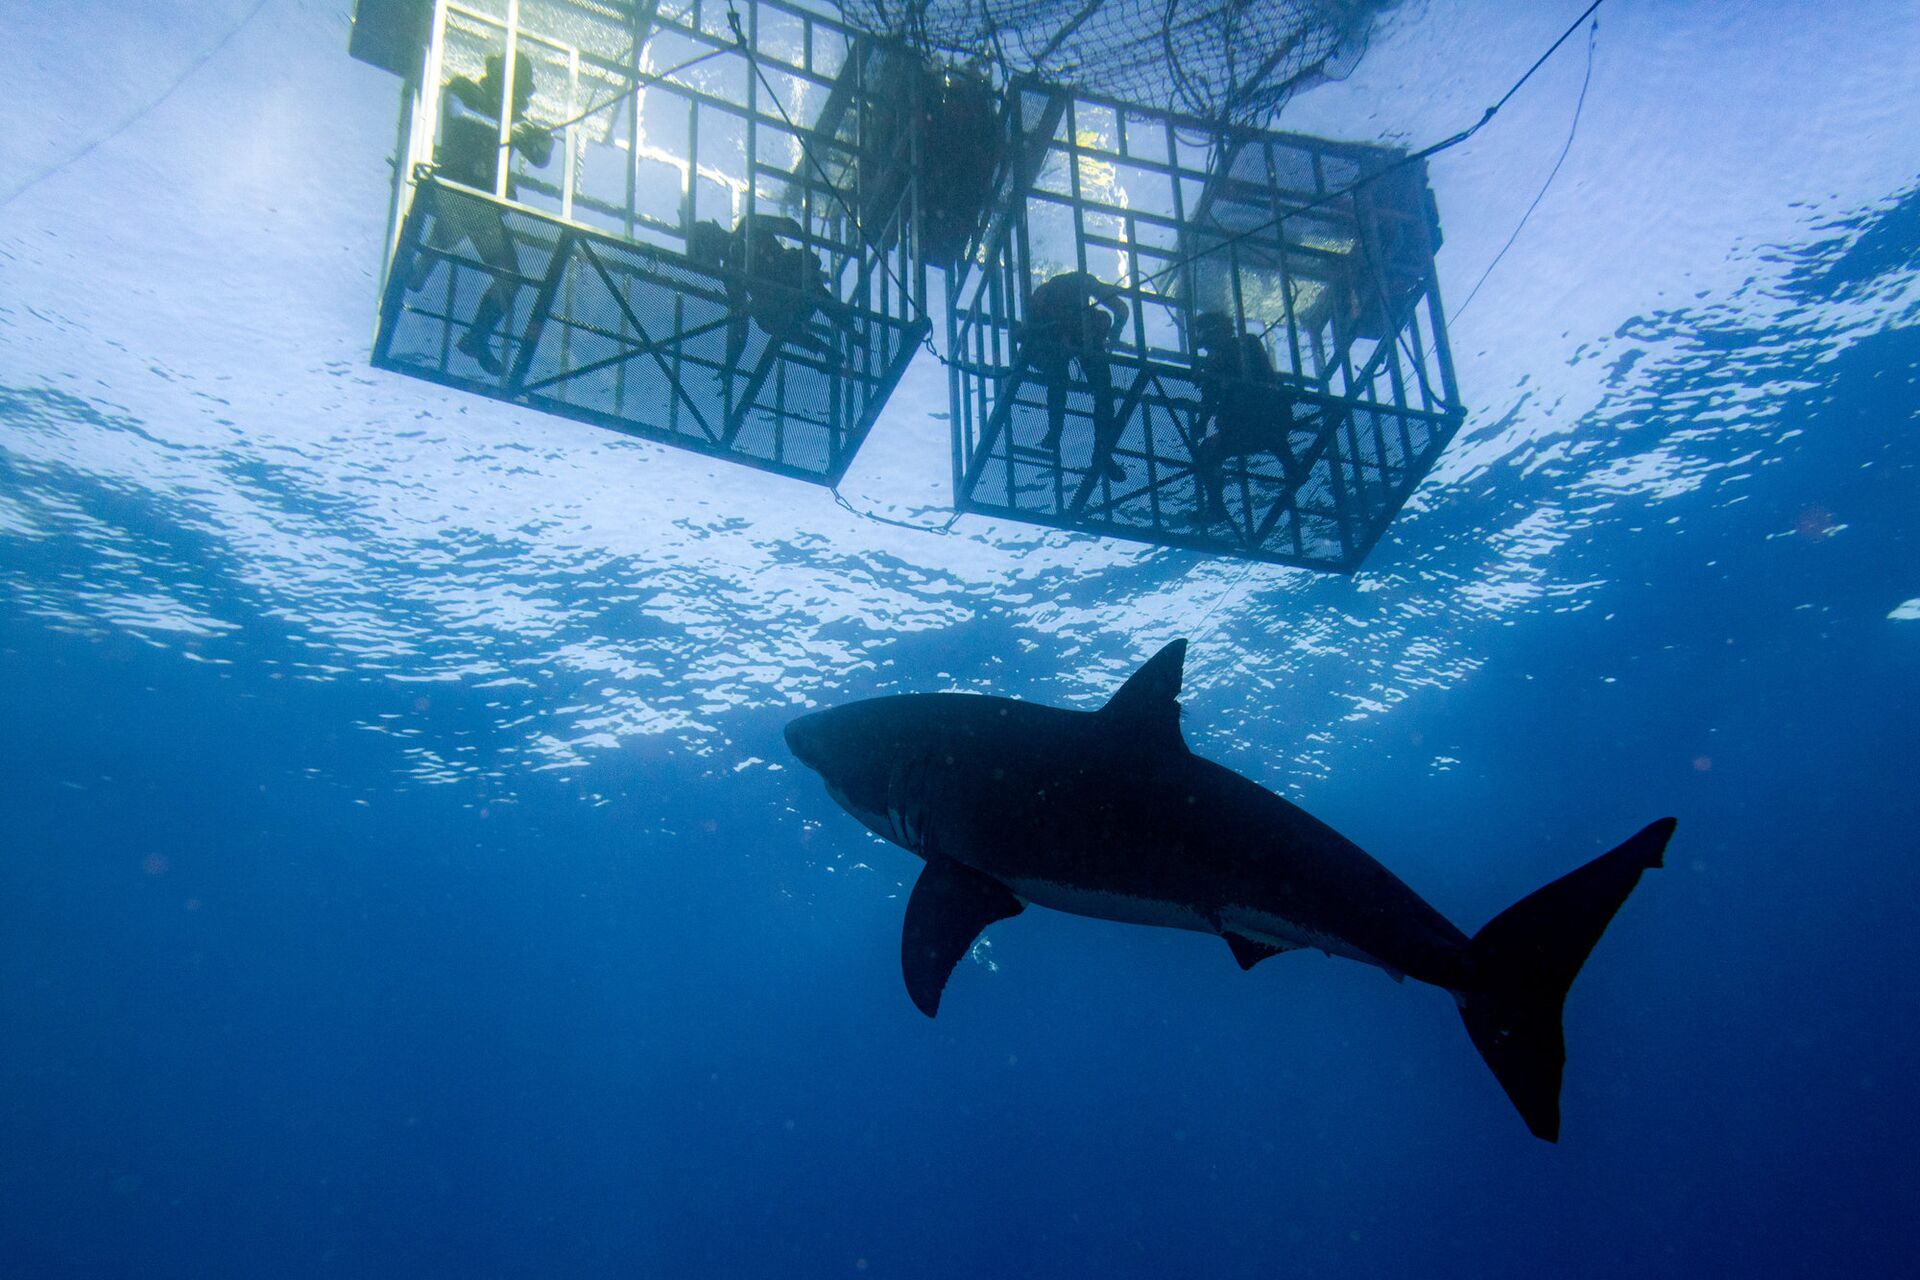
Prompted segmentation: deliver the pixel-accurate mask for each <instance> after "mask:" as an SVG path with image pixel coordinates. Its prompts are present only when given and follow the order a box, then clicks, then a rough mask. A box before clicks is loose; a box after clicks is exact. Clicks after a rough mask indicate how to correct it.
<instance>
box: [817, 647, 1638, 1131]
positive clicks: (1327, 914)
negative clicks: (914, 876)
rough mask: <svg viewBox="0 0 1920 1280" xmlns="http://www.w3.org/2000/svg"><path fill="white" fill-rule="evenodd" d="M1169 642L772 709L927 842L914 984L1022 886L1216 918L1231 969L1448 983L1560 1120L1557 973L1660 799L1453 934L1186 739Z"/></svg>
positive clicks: (1137, 916)
mask: <svg viewBox="0 0 1920 1280" xmlns="http://www.w3.org/2000/svg"><path fill="white" fill-rule="evenodd" d="M1186 648H1187V642H1186V641H1184V640H1176V641H1174V642H1173V643H1172V644H1170V645H1168V646H1167V647H1166V648H1164V649H1162V650H1161V651H1160V652H1159V653H1158V654H1156V655H1155V656H1154V657H1153V658H1152V659H1150V660H1149V661H1148V662H1147V663H1146V665H1145V666H1143V667H1141V668H1140V669H1139V670H1138V671H1136V672H1135V673H1134V674H1133V676H1132V677H1131V678H1130V679H1129V680H1128V681H1127V682H1126V684H1125V685H1123V686H1122V687H1121V689H1120V690H1119V692H1118V693H1116V694H1114V696H1113V698H1112V699H1111V700H1110V701H1109V702H1108V703H1107V704H1106V705H1105V706H1104V707H1102V708H1100V709H1099V710H1098V711H1072V710H1066V709H1063V708H1059V707H1049V706H1044V705H1041V704H1037V703H1030V702H1017V701H1014V700H1012V699H1009V698H996V697H988V696H985V695H982V694H970V693H935V694H902V695H896V696H893V697H884V698H871V699H867V700H864V701H860V702H854V703H849V704H848V705H846V706H841V707H832V708H829V709H827V710H824V711H816V712H812V713H810V714H808V715H804V716H801V717H799V718H798V719H796V720H794V721H792V722H791V723H790V724H788V725H787V728H786V739H787V745H788V746H789V747H790V748H791V749H792V750H793V753H794V755H795V756H796V757H798V759H799V760H800V762H801V763H802V764H805V765H806V766H807V767H808V768H810V769H812V770H813V771H815V772H816V773H818V774H819V775H820V776H821V778H822V779H823V780H824V781H825V783H826V787H827V792H828V794H829V795H830V796H832V798H833V799H834V800H835V801H836V802H838V803H839V805H840V806H841V808H843V809H845V810H846V811H847V812H848V813H850V814H852V815H853V816H854V817H855V818H858V819H859V820H860V821H861V822H862V823H864V824H866V826H867V828H868V829H869V830H871V831H873V832H874V833H875V834H876V835H879V836H881V837H883V838H885V839H887V840H890V841H892V842H893V843H895V844H897V845H899V846H900V847H901V848H903V849H905V850H907V851H908V852H910V853H914V854H917V855H919V856H920V857H921V858H922V859H924V860H925V863H926V865H925V866H924V867H923V868H922V869H921V871H920V877H919V879H918V880H917V881H916V882H915V884H914V886H913V893H912V895H911V896H910V897H909V898H908V900H907V913H906V923H905V927H904V929H903V931H902V934H901V941H900V962H901V967H902V969H903V970H904V972H905V975H906V982H907V994H908V995H909V996H910V997H911V998H912V1000H913V1003H914V1004H915V1005H916V1006H918V1008H919V1009H920V1011H921V1012H922V1013H924V1014H926V1015H927V1016H928V1017H932V1016H934V1014H936V1013H937V1012H938V1011H939V1008H940V996H941V992H942V991H944V990H945V988H946V985H947V979H948V976H949V975H950V974H951V973H952V972H953V968H954V966H955V965H956V964H958V963H959V961H960V958H961V957H962V956H964V955H966V954H967V952H968V951H969V950H970V949H971V948H972V946H973V943H974V940H975V939H976V938H977V937H978V936H979V934H980V932H981V930H983V929H985V928H986V927H987V926H988V925H990V924H993V923H994V922H995V921H998V920H1005V919H1007V918H1008V917H1010V916H1015V915H1018V914H1020V912H1021V911H1023V910H1024V909H1025V908H1026V907H1027V906H1029V905H1035V906H1042V907H1051V908H1053V909H1054V910H1056V911H1067V912H1071V913H1073V914H1075V915H1083V916H1092V917H1094V918H1096V919H1101V920H1117V921H1122V922H1125V923H1129V924H1144V925H1159V926H1162V927H1166V928H1173V929H1190V930H1193V931H1195V932H1198V933H1212V934H1218V935H1219V936H1220V937H1222V938H1224V939H1225V940H1226V943H1227V946H1228V947H1229V948H1231V949H1232V952H1233V958H1234V959H1235V960H1236V961H1238V962H1239V965H1240V967H1241V968H1242V969H1251V968H1252V967H1253V966H1254V965H1256V964H1258V963H1259V962H1260V961H1262V960H1264V959H1266V958H1267V957H1269V956H1273V955H1278V954H1279V953H1281V952H1283V951H1293V950H1298V949H1302V948H1313V949H1316V950H1319V951H1323V952H1326V953H1327V954H1329V955H1337V956H1345V957H1347V958H1348V959H1352V960H1358V961H1361V962H1362V963H1364V964H1370V965H1375V966H1377V967H1379V968H1381V969H1384V970H1386V971H1387V972H1388V973H1389V974H1391V975H1392V976H1393V977H1394V978H1396V979H1399V978H1403V977H1408V978H1413V979H1415V980H1416V981H1419V982H1425V983H1429V984H1431V985H1433V986H1436V987H1439V988H1441V989H1442V990H1444V991H1447V992H1448V993H1450V994H1451V995H1452V996H1453V998H1454V999H1455V1001H1456V1002H1458V1004H1459V1008H1460V1016H1461V1018H1462V1019H1463V1020H1464V1021H1465V1023H1466V1027H1467V1033H1468V1034H1469V1035H1470V1036H1471V1037H1472V1038H1473V1043H1474V1045H1475V1046H1476V1047H1477V1048H1478V1049H1479V1051H1480V1055H1481V1057H1482V1058H1484V1059H1485V1060H1486V1063H1487V1065H1488V1066H1489V1067H1490V1068H1492V1070H1493V1074H1494V1076H1495V1077H1496V1078H1497V1079H1498V1080H1499V1082H1500V1085H1501V1087H1502V1088H1503V1089H1504V1090H1505V1091H1506V1094H1507V1097H1508V1098H1509V1099H1511V1100H1512V1102H1513V1105H1514V1106H1515V1107H1516V1108H1517V1109H1518V1110H1519V1112H1520V1116H1521V1118H1522V1119H1523V1120H1525V1121H1526V1124H1527V1128H1528V1129H1530V1130H1531V1131H1532V1132H1533V1133H1534V1134H1535V1135H1536V1136H1538V1137H1541V1138H1544V1139H1546V1140H1547V1141H1549V1142H1552V1141H1556V1140H1557V1139H1558V1138H1559V1134H1560V1079H1561V1072H1562V1069H1563V1067H1564V1065H1565V1063H1566V1048H1565V1041H1564V1039H1563V1036H1562V1032H1561V1025H1560V1016H1561V1009H1562V1006H1563V1005H1564V1004H1565V1001H1566V997H1567V989H1568V987H1569V986H1570V985H1571V984H1572V982H1573V979H1574V975H1576V974H1577V973H1578V972H1579V971H1580V966H1581V964H1582V963H1584V962H1585V960H1586V958H1587V955H1588V953H1589V952H1591V951H1592V950H1593V946H1594V944H1595V943H1596V942H1598V941H1599V939H1600V934H1601V933H1602V932H1603V931H1604V930H1605V929H1606V927H1607V924H1608V922H1609V921H1611V920H1612V919H1613V915H1614V912H1616V911H1618V910H1619V909H1620V906H1621V904H1622V903H1624V902H1625V901H1626V899H1627V895H1628V894H1629V893H1631V892H1632V891H1633V887H1634V885H1635V884H1637V883H1638V882H1639V879H1640V873H1641V872H1642V871H1645V870H1647V869H1649V868H1651V867H1657V866H1659V865H1661V857H1662V855H1663V853H1664V852H1665V849H1666V846H1667V841H1668V839H1669V838H1670V837H1671V836H1672V834H1673V829H1674V819H1672V818H1662V819H1660V820H1659V821H1658V822H1655V823H1653V824H1651V825H1649V826H1647V827H1646V828H1644V829H1643V830H1641V831H1640V832H1639V833H1638V834H1636V835H1634V836H1632V837H1631V838H1629V839H1628V840H1627V841H1626V842H1625V843H1624V844H1621V845H1620V846H1618V847H1617V848H1615V849H1613V850H1612V851H1610V852H1608V853H1604V854H1602V855H1601V856H1600V857H1598V858H1595V859H1594V860H1593V861H1592V862H1589V863H1588V864H1587V865H1585V866H1583V867H1581V868H1579V869H1578V870H1576V871H1573V872H1570V873H1568V874H1567V875H1565V876H1562V877H1561V878H1560V879H1558V880H1556V881H1554V882H1553V883H1552V884H1549V885H1547V886H1546V887H1545V888H1544V889H1540V890H1538V891H1537V892H1535V893H1533V894H1531V895H1529V896H1527V897H1525V898H1523V899H1521V900H1520V901H1519V902H1518V903H1516V904H1515V905H1513V906H1511V907H1509V908H1507V910H1505V911H1503V912H1501V913H1500V914H1499V915H1498V916H1495V917H1494V919H1493V920H1492V921H1491V922H1489V923H1488V924H1487V925H1486V926H1485V927H1484V928H1482V929H1481V930H1480V931H1479V932H1478V933H1476V934H1474V935H1473V936H1472V937H1468V936H1467V935H1466V934H1465V933H1463V932H1461V931H1460V930H1459V929H1458V928H1456V927H1455V926H1454V925H1453V924H1451V923H1450V922H1449V921H1448V920H1447V919H1446V917H1444V916H1442V915H1441V914H1440V913H1439V912H1438V911H1436V910H1434V909H1433V908H1432V907H1431V906H1429V905H1427V903H1426V902H1425V901H1424V900H1423V899H1422V898H1421V897H1420V896H1419V895H1418V894H1416V893H1415V892H1414V891H1413V890H1412V889H1410V888H1408V887H1407V886H1406V885H1405V884H1403V883H1402V882H1401V881H1400V880H1399V878H1398V877H1396V876H1395V875H1394V874H1393V873H1392V872H1390V871H1388V870H1387V869H1386V868H1385V867H1383V866H1381V865H1380V864H1379V863H1378V862H1376V861H1375V860H1374V859H1373V858H1372V857H1370V856H1369V855H1368V854H1367V853H1366V852H1365V851H1363V850H1362V849H1361V848H1360V847H1359V846H1358V845H1356V844H1354V843H1353V842H1352V841H1351V840H1348V839H1347V838H1346V837H1344V836H1342V835H1341V834H1340V833H1339V832H1337V831H1335V830H1334V829H1333V828H1332V827H1329V826H1328V825H1326V824H1325V823H1323V822H1321V821H1319V820H1318V819H1317V818H1314V817H1313V816H1312V815H1311V814H1309V813H1307V812H1306V811H1305V810H1303V809H1301V808H1299V807H1298V806H1296V805H1293V804H1291V803H1289V802H1288V801H1286V800H1284V799H1282V798H1281V797H1280V796H1277V795H1275V794H1274V793H1273V792H1271V791H1268V790H1267V789H1266V788H1264V787H1262V786H1260V785H1259V784H1258V783H1255V782H1252V781H1250V780H1249V779H1247V778H1244V777H1242V776H1240V775H1239V774H1237V773H1234V772H1233V771H1232V770H1230V769H1227V768H1225V767H1223V766H1221V765H1218V764H1215V763H1213V762H1212V761H1209V760H1204V759H1202V758H1201V757H1199V756H1197V755H1194V754H1193V752H1192V751H1190V750H1189V749H1188V747H1187V744H1186V741H1185V739H1184V738H1182V736H1181V733H1180V705H1179V701H1178V698H1179V693H1180V683H1181V675H1182V666H1183V664H1184V662H1185V658H1186Z"/></svg>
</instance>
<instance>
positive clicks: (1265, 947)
mask: <svg viewBox="0 0 1920 1280" xmlns="http://www.w3.org/2000/svg"><path fill="white" fill-rule="evenodd" d="M1220 936H1221V937H1223V938H1225V939H1226V940H1227V946H1228V947H1229V948H1231V949H1232V951H1233V958H1234V959H1235V960H1237V961H1239V962H1240V967H1241V968H1242V969H1251V968H1253V966H1255V965H1257V964H1259V963H1260V962H1261V961H1262V960H1265V959H1266V958H1267V957H1268V956H1277V955H1279V954H1280V953H1281V952H1282V951H1298V950H1299V948H1298V947H1276V946H1274V945H1273V944H1272V943H1270V942H1255V941H1254V940H1253V939H1252V938H1243V937H1241V936H1240V935H1239V934H1237V933H1223V934H1221V935H1220Z"/></svg>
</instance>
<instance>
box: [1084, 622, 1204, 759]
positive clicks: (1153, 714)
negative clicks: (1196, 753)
mask: <svg viewBox="0 0 1920 1280" xmlns="http://www.w3.org/2000/svg"><path fill="white" fill-rule="evenodd" d="M1186 661H1187V642H1186V641H1185V640H1175V641H1174V642H1173V643H1172V644H1169V645H1168V646H1167V647H1166V648H1164V649H1162V650H1161V651H1160V652H1158V653H1156V654H1154V655H1153V656H1152V657H1151V658H1148V659H1147V660H1146V662H1145V663H1144V664H1143V665H1142V666H1141V668H1140V669H1139V670H1138V671H1136V672H1134V673H1133V674H1132V675H1131V676H1129V677H1128V678H1127V682H1126V683H1125V684H1123V685H1121V686H1120V690H1119V692H1118V693H1115V694H1114V695H1113V697H1112V698H1110V699H1108V700H1107V705H1106V706H1104V707H1102V708H1100V714H1101V715H1102V716H1104V717H1106V718H1107V719H1108V720H1111V721H1113V722H1114V725H1115V727H1116V730H1118V731H1121V732H1125V733H1127V734H1129V735H1131V736H1132V737H1133V738H1134V739H1135V740H1136V741H1139V742H1144V743H1148V744H1151V745H1154V746H1174V747H1178V748H1179V749H1180V750H1182V751H1184V750H1186V747H1187V744H1186V740H1185V739H1184V738H1182V737H1181V736H1180V678H1181V674H1182V672H1183V670H1184V668H1185V665H1186ZM1122 726H1124V728H1121V727H1122Z"/></svg>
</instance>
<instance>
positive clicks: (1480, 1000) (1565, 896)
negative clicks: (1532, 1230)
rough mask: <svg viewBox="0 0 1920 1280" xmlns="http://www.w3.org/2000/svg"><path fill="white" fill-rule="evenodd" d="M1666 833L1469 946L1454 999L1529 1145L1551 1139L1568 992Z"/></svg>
mask: <svg viewBox="0 0 1920 1280" xmlns="http://www.w3.org/2000/svg"><path fill="white" fill-rule="evenodd" d="M1674 825H1675V824H1674V820H1673V819H1672V818H1662V819H1660V821H1658V822H1655V823H1653V824H1652V825H1651V826H1648V827H1646V828H1645V829H1643V830H1642V831H1640V832H1639V833H1638V834H1637V835H1635V836H1633V837H1632V838H1631V839H1629V840H1627V841H1626V843H1624V844H1622V845H1620V846H1619V847H1618V848H1616V849H1613V850H1611V851H1610V852H1607V853H1603V854H1601V855H1600V856H1599V857H1598V858H1595V859H1594V860H1593V861H1592V862H1589V863H1588V864H1587V865H1586V866H1584V867H1581V868H1580V869H1579V870H1577V871H1571V872H1568V873H1567V874H1566V875H1564V876H1562V877H1560V878H1559V879H1558V880H1555V881H1554V882H1553V883H1552V884H1550V885H1548V886H1547V887H1546V888H1544V889H1539V890H1536V891H1535V892H1533V893H1531V894H1529V895H1527V896H1526V897H1524V898H1522V899H1521V900H1520V901H1518V902H1516V903H1514V904H1513V905H1512V906H1511V907H1508V908H1507V909H1506V910H1505V911H1503V912H1501V913H1500V914H1499V915H1497V916H1495V917H1494V918H1493V919H1492V920H1491V921H1489V922H1488V923H1487V926H1486V927H1485V928H1483V929H1482V930H1480V932H1479V933H1477V934H1475V935H1474V936H1473V941H1472V942H1471V943H1470V944H1469V946H1468V956H1469V958H1470V960H1471V963H1472V968H1473V975H1474V978H1473V981H1472V982H1471V984H1470V985H1469V987H1468V989H1467V990H1465V991H1463V992H1461V993H1460V1017H1461V1019H1462V1020H1463V1021H1465V1022H1466V1024H1467V1034H1468V1035H1470V1036H1472V1037H1473V1044H1474V1047H1475V1048H1477V1049H1478V1050H1480V1056H1481V1057H1482V1058H1484V1059H1485V1060H1486V1063H1487V1066H1489V1067H1491V1068H1492V1069H1493V1074H1494V1076H1495V1077H1496V1078H1497V1079H1498V1080H1499V1081H1500V1087H1501V1088H1502V1089H1505V1090H1506V1092H1507V1097H1508V1098H1509V1099H1511V1100H1512V1102H1513V1105H1514V1106H1515V1107H1516V1108H1517V1109H1518V1110H1519V1112H1520V1118H1521V1119H1523V1120H1525V1121H1526V1122H1527V1128H1528V1129H1530V1130H1532V1132H1533V1134H1534V1136H1535V1137H1538V1138H1544V1139H1546V1140H1547V1141H1548V1142H1555V1141H1558V1139H1559V1137H1560V1073H1561V1069H1562V1068H1563V1067H1564V1066H1565V1065H1566V1060H1567V1050H1566V1041H1565V1040H1564V1039H1563V1037H1562V1034H1561V1030H1560V1012H1561V1009H1562V1008H1563V1007H1564V1006H1565V1004H1566V1000H1567V988H1569V987H1570V986H1572V985H1573V979H1574V976H1575V975H1576V974H1578V973H1579V972H1580V966H1581V965H1582V964H1583V963H1585V961H1586V958H1587V955H1588V953H1590V952H1591V951H1592V950H1593V946H1594V944H1595V943H1596V942H1598V941H1600V935H1601V933H1603V932H1604V931H1605V930H1606V927H1607V924H1608V922H1609V921H1611V920H1612V919H1613V913H1614V912H1616V911H1618V910H1619V909H1620V906H1621V904H1622V903H1624V902H1625V901H1626V900H1627V895H1628V894H1630V893H1632V892H1633V887H1634V885H1636V884H1638V883H1639V881H1640V873H1641V872H1642V871H1646V870H1648V869H1650V868H1653V867H1657V866H1659V865H1661V855H1662V854H1663V853H1664V852H1665V851H1666V847H1667V841H1668V840H1669V839H1671V838H1672V836H1673V828H1674Z"/></svg>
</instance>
